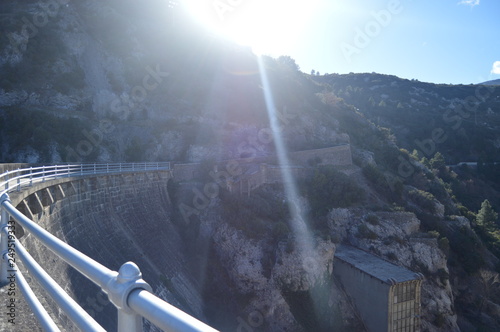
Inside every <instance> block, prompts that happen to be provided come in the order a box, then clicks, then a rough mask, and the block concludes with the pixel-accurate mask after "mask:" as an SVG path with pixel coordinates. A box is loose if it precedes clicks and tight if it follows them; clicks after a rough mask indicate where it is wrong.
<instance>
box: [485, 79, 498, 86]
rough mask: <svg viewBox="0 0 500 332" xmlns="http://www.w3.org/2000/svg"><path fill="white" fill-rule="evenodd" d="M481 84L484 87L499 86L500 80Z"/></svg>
mask: <svg viewBox="0 0 500 332" xmlns="http://www.w3.org/2000/svg"><path fill="white" fill-rule="evenodd" d="M481 84H484V85H500V79H498V80H492V81H486V82H483V83H481Z"/></svg>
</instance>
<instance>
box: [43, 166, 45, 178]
mask: <svg viewBox="0 0 500 332" xmlns="http://www.w3.org/2000/svg"><path fill="white" fill-rule="evenodd" d="M42 182H45V166H42Z"/></svg>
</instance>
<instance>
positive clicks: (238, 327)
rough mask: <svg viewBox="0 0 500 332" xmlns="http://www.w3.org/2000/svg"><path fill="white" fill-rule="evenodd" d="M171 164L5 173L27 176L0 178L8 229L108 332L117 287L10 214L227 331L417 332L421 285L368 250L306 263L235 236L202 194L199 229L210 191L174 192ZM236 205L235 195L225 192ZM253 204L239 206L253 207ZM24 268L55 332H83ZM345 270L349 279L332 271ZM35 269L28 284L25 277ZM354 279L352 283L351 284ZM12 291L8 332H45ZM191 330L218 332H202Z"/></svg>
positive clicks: (311, 253) (2, 293)
mask: <svg viewBox="0 0 500 332" xmlns="http://www.w3.org/2000/svg"><path fill="white" fill-rule="evenodd" d="M152 164H155V163H152ZM164 164H165V165H166V166H165V167H159V166H158V164H157V166H156V169H155V166H154V165H153V166H151V165H147V164H146V163H143V165H140V164H129V165H127V166H125V167H129V168H128V169H126V170H124V171H122V164H101V165H98V166H96V164H93V165H92V164H89V165H67V166H64V165H62V166H51V167H52V168H50V169H51V172H55V174H53V176H48V177H45V172H47V171H46V169H45V168H41V167H35V169H37V174H43V177H37V178H35V177H33V176H32V172H33V170H32V168H33V167H30V168H24V169H22V170H17V171H10V172H7V173H5V171H6V170H11V169H16V168H17V167H18V166H19V165H2V167H4V169H3V170H2V169H0V171H4V173H3V174H2V176H3V178H4V180H5V179H7V180H6V181H4V182H1V186H2V187H3V186H5V191H3V192H6V191H8V192H9V196H10V198H9V196H7V199H8V202H9V203H8V204H7V205H6V204H5V201H6V198H5V194H2V203H1V204H2V209H3V210H2V224H3V225H5V223H6V221H7V219H9V218H8V217H9V215H10V220H9V224H10V222H13V221H14V220H16V221H17V224H15V228H16V233H15V235H16V237H17V238H18V239H20V242H19V246H20V248H21V256H23V254H22V250H24V249H22V247H24V248H25V249H26V250H27V251H28V252H29V255H31V256H32V257H33V258H34V260H36V261H37V262H38V263H39V264H40V265H41V266H42V268H43V269H44V270H45V271H46V272H47V273H48V275H50V277H52V278H53V279H55V281H56V282H57V283H58V284H59V285H60V286H61V287H62V289H63V291H64V292H66V293H67V294H69V296H71V298H73V299H74V300H75V301H76V303H77V304H78V305H80V306H81V307H82V308H83V309H84V310H85V311H86V314H88V315H90V317H91V318H90V317H89V318H90V319H91V320H92V318H93V319H94V320H95V322H96V324H99V325H100V326H101V327H102V328H103V329H104V330H106V331H116V330H117V328H118V330H120V331H122V330H123V331H124V329H123V328H122V327H123V326H124V325H123V317H122V316H121V315H122V311H123V307H120V305H117V303H116V301H115V300H116V297H114V295H113V293H110V288H109V287H108V284H106V286H102V283H97V282H96V280H93V279H92V278H90V277H89V275H88V274H85V273H84V272H82V270H81V269H80V268H77V267H76V266H75V265H74V264H71V265H69V264H67V263H66V262H65V261H68V260H66V259H65V258H63V259H61V258H62V256H61V255H60V254H55V253H54V252H53V249H49V248H48V245H47V243H46V242H44V241H40V237H39V236H38V235H36V232H35V233H34V232H33V228H31V226H29V224H25V223H24V222H23V220H22V219H19V216H17V215H16V214H15V212H13V211H11V210H9V209H8V206H9V205H10V206H11V207H12V209H14V207H15V208H16V209H17V210H18V214H19V215H20V214H22V215H24V216H25V217H24V216H23V217H24V218H28V219H29V220H31V221H32V222H34V224H36V225H38V226H36V227H41V228H42V229H44V230H45V231H47V232H48V233H50V234H52V235H53V236H55V237H56V238H58V239H59V240H61V241H62V242H64V243H65V244H68V245H70V246H72V247H73V248H75V249H76V250H77V251H79V252H81V253H83V254H84V255H86V256H88V257H89V258H91V259H92V260H95V261H96V262H97V263H100V264H102V266H104V267H106V268H108V269H111V271H120V272H119V273H117V274H118V277H119V275H121V273H122V268H123V267H124V266H125V265H127V264H128V263H127V264H124V263H125V262H134V263H136V264H137V265H138V266H139V268H140V270H141V272H142V278H143V279H144V280H145V281H146V282H147V284H149V286H150V290H151V291H152V292H153V293H154V295H156V296H157V298H159V299H163V300H165V301H167V302H168V303H165V302H163V303H164V304H162V305H169V304H171V305H173V306H175V307H176V308H179V309H180V310H182V311H183V312H185V313H186V314H187V315H190V316H192V317H195V318H196V319H199V320H200V321H202V322H205V323H207V324H209V325H212V326H214V327H216V328H218V329H220V330H221V331H268V330H269V331H290V330H293V331H295V330H296V331H307V330H315V331H330V330H332V329H333V330H345V331H350V330H359V331H362V330H367V331H393V330H394V331H396V330H398V331H399V330H400V329H401V328H403V329H407V330H408V331H419V326H420V320H419V319H417V318H416V317H419V316H420V284H421V275H418V274H415V273H413V272H411V271H409V270H406V269H405V268H402V267H398V266H395V265H393V264H391V263H389V262H387V261H383V260H380V259H379V258H376V257H374V256H372V255H370V254H368V253H366V252H363V251H360V250H359V249H351V251H349V252H350V254H349V255H345V254H342V253H343V252H344V253H345V249H344V250H343V251H342V250H340V249H341V247H339V248H337V249H339V250H340V251H339V254H337V253H336V247H337V245H335V244H334V243H332V242H331V240H330V239H328V238H324V237H322V236H317V237H315V238H314V240H313V242H312V247H311V248H310V249H309V250H308V251H306V252H304V251H302V250H301V249H300V248H299V247H298V246H297V243H298V242H295V240H294V238H293V236H292V237H291V236H288V237H286V238H280V239H281V240H276V238H274V235H273V234H272V233H274V230H273V229H271V230H273V231H272V232H267V233H271V234H267V235H261V236H259V237H256V238H252V236H251V235H248V234H247V235H244V234H243V233H242V232H241V230H238V229H237V228H235V227H233V226H231V225H230V222H231V221H230V220H231V219H234V217H233V216H232V215H225V217H224V215H222V214H220V213H219V212H218V210H217V203H216V201H217V200H216V199H215V198H216V197H215V196H212V197H211V198H212V199H213V200H211V201H210V202H211V203H210V204H211V205H212V206H211V207H210V208H208V205H207V208H205V209H201V208H200V207H199V206H198V207H196V206H197V205H196V200H197V199H198V198H199V194H195V195H194V198H193V202H194V205H195V207H196V208H197V209H198V210H197V212H196V214H195V217H196V218H194V220H193V218H191V219H186V218H182V217H181V214H182V213H179V211H180V210H181V209H180V208H179V206H178V205H179V202H181V201H183V200H184V201H185V200H186V199H187V200H189V199H191V198H192V197H193V196H192V194H193V193H201V190H202V188H205V189H206V188H207V185H206V184H205V186H203V185H204V183H203V182H197V181H187V182H179V181H177V180H176V181H174V179H175V168H174V170H172V169H171V168H170V163H164ZM110 165H112V166H110ZM118 165H119V166H118ZM20 166H21V167H26V165H20ZM110 167H111V168H113V169H110ZM148 167H150V169H148ZM70 168H74V169H76V170H77V172H72V171H70ZM84 168H86V169H87V170H86V171H84ZM40 169H42V170H41V171H40ZM58 172H59V173H58ZM23 173H24V174H23ZM6 174H7V175H6ZM9 174H11V175H9ZM21 179H23V180H21ZM23 181H24V182H23ZM2 189H3V188H2ZM272 190H274V189H272ZM261 194H262V193H261ZM272 194H273V195H275V194H276V192H275V191H274V192H272ZM226 195H234V193H232V192H231V191H227V194H226ZM197 196H198V198H197ZM245 196H246V195H243V196H240V197H241V199H243V200H246V199H247V198H244V197H245ZM180 198H181V199H180ZM248 199H250V198H248ZM254 199H255V198H254ZM226 203H227V202H226ZM259 208H260V205H259ZM6 209H7V210H6ZM19 212H20V213H19ZM6 213H7V214H6ZM224 219H227V220H224ZM31 221H30V222H31ZM22 226H23V227H27V228H28V229H29V231H25V230H24V229H23V227H22ZM4 228H5V227H4V226H2V232H5V229H4ZM250 234H251V233H250ZM52 235H51V236H52ZM2 236H4V234H3V233H2ZM59 240H57V241H59ZM42 242H43V243H42ZM2 243H3V244H5V237H2ZM21 244H22V245H21ZM3 248H4V247H3V245H2V250H3V251H2V252H4V249H3ZM4 253H5V252H4ZM4 257H5V256H4ZM334 257H335V260H336V263H335V265H334ZM4 261H5V259H4ZM17 264H18V268H19V269H20V270H21V271H22V276H23V277H24V278H25V279H27V282H28V284H29V286H30V287H31V289H33V291H34V293H35V294H36V296H37V297H38V299H39V301H40V305H41V306H43V308H45V309H46V311H47V313H48V315H50V317H51V319H52V320H53V321H54V323H55V324H56V325H57V326H58V327H60V328H61V330H64V331H80V329H81V326H78V324H77V323H76V322H75V319H74V318H72V317H69V316H70V315H69V314H68V313H67V312H65V311H64V309H62V306H60V305H59V302H57V301H55V300H53V299H52V298H51V297H50V296H48V292H46V291H45V289H44V286H42V285H41V283H40V284H39V280H40V279H39V278H40V277H38V276H37V275H36V273H34V272H32V270H30V269H29V262H28V263H27V262H25V258H24V257H23V259H20V260H18V262H17ZM23 265H24V267H23ZM337 265H338V267H339V268H334V267H335V266H337ZM378 266H385V268H384V271H390V273H385V272H384V273H379V272H377V271H378V270H377V268H378ZM26 268H27V269H28V270H29V272H25V271H26ZM335 270H337V272H335ZM332 272H333V274H332ZM32 273H33V275H32ZM82 273H83V274H85V275H86V277H85V276H84V275H82ZM112 273H116V272H112ZM333 275H337V276H336V277H334V276H333ZM345 275H349V277H348V278H347V279H345V278H344V277H345ZM353 276H354V277H353ZM401 276H403V277H401ZM89 278H90V279H91V280H89ZM355 278H358V279H359V283H363V284H366V285H367V287H368V288H367V289H371V288H372V287H374V285H376V286H379V288H380V287H381V286H380V285H379V284H383V285H384V287H382V288H381V290H380V292H379V294H378V295H377V296H375V295H374V294H372V293H373V292H371V291H367V293H370V294H371V296H370V297H366V294H358V296H357V295H356V294H357V293H356V289H357V288H358V286H357V284H356V282H355V283H354V284H352V285H351V284H350V282H348V281H350V280H354V279H355ZM344 279H345V280H344ZM2 280H3V279H2ZM141 280H142V279H141ZM356 280H357V279H356ZM95 283H97V284H98V285H101V286H98V285H96V284H95ZM342 284H343V285H342ZM10 285H12V283H11V284H10ZM149 286H148V287H149ZM9 287H12V286H9ZM9 287H8V286H3V287H1V288H0V301H2V303H4V304H8V303H12V302H15V310H14V311H15V315H14V316H15V323H14V319H9V318H8V317H7V315H6V314H7V312H4V313H3V315H2V316H3V317H2V320H0V330H2V331H3V330H9V331H39V330H42V326H41V325H40V321H39V318H38V317H35V316H37V314H36V313H35V315H34V314H33V311H32V309H31V308H30V306H29V305H28V303H27V301H26V298H25V297H24V296H23V295H22V294H21V292H19V291H18V290H16V291H15V294H13V293H11V292H10V288H9ZM14 287H15V286H14ZM19 288H22V287H19ZM139 289H140V288H139ZM136 290H137V289H136ZM138 291H139V290H138ZM148 291H149V290H148V289H147V288H143V289H140V292H148ZM111 292H112V291H111ZM346 292H347V293H346ZM132 293H133V292H131V293H128V294H126V295H125V301H126V302H127V301H132V300H131V299H132V295H131V294H132ZM348 293H350V295H349V294H348ZM368 298H370V300H368ZM373 298H378V299H379V300H380V302H381V303H383V304H384V305H381V306H379V307H380V308H378V309H377V310H375V311H374V310H372V306H371V304H370V303H371V302H373ZM367 301H368V302H367ZM400 302H401V304H400ZM366 303H368V304H367V305H365V304H366ZM393 303H395V304H394V305H393ZM2 306H3V307H4V308H6V307H7V306H6V305H2ZM367 308H368V309H367ZM117 309H118V310H117ZM132 309H134V308H132ZM134 310H137V309H134ZM176 310H177V309H176ZM11 311H12V310H11ZM117 312H118V314H117ZM136 314H137V315H139V316H142V317H144V318H145V319H144V323H142V319H141V320H136V323H137V325H136V328H134V329H130V330H131V331H132V330H133V331H138V330H142V329H141V326H139V324H140V325H143V326H142V327H143V328H144V331H159V330H160V329H159V328H158V323H157V321H156V322H155V320H154V318H151V320H152V322H150V321H148V320H147V319H146V318H147V317H149V316H147V315H146V314H144V313H141V312H140V311H139V312H137V311H136V312H135V313H134V315H136ZM183 314H184V313H183ZM11 317H12V316H11ZM162 317H163V318H162V319H164V320H169V319H170V316H169V318H165V315H163V316H162ZM172 317H175V316H172ZM37 318H38V319H37ZM190 319H191V317H190ZM362 321H363V322H362ZM372 321H373V322H372ZM42 325H43V324H42ZM120 326H121V327H120ZM160 326H166V325H160ZM168 326H169V325H168ZM165 328H166V327H163V329H165ZM49 330H51V329H49ZM89 330H92V331H94V329H89ZM101 330H102V329H101ZM166 330H168V331H170V328H168V329H166ZM173 330H175V331H185V330H186V329H185V328H184V329H173ZM190 330H196V331H208V330H212V329H211V328H210V327H209V326H206V325H204V327H202V328H200V329H190ZM127 331H128V330H127Z"/></svg>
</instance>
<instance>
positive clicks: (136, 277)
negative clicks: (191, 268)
mask: <svg viewBox="0 0 500 332" xmlns="http://www.w3.org/2000/svg"><path fill="white" fill-rule="evenodd" d="M153 170H155V171H156V170H170V163H115V164H77V165H71V164H68V165H54V166H41V167H30V168H24V169H19V170H13V171H8V172H5V173H3V174H1V175H0V181H1V180H2V179H3V180H4V181H3V182H0V188H2V187H5V189H4V190H3V191H2V192H0V195H1V197H0V208H1V220H0V221H1V224H0V229H1V233H0V250H1V256H2V259H1V262H0V264H1V265H0V278H1V279H2V280H0V281H1V282H4V281H6V280H5V279H6V278H7V274H6V273H7V270H8V266H9V264H10V262H11V259H10V258H9V253H10V252H11V251H9V250H10V248H9V247H11V245H10V243H14V244H15V246H14V247H15V248H17V250H18V254H19V257H20V258H21V260H22V261H23V262H24V263H25V266H26V267H27V269H28V271H29V272H30V273H31V274H32V275H33V277H34V278H35V279H37V280H38V281H39V283H40V284H41V285H42V287H43V288H44V289H45V290H46V291H47V292H48V293H49V295H51V296H52V297H53V298H54V300H55V301H56V302H57V303H58V305H59V306H60V307H61V308H62V309H63V310H64V311H65V312H66V314H67V315H68V317H69V318H70V319H71V320H72V321H73V322H74V323H75V325H77V326H78V327H79V328H80V329H81V330H83V331H103V329H102V327H101V326H100V325H99V324H98V323H97V322H95V321H94V320H93V319H92V318H91V317H90V315H88V313H86V312H85V311H84V310H83V308H81V307H80V306H79V305H78V304H77V303H76V302H74V301H73V300H72V299H71V298H70V297H69V295H68V294H66V293H65V292H64V291H63V290H62V288H61V287H60V286H59V285H57V284H56V282H55V281H54V280H53V279H52V278H51V277H50V276H49V275H48V274H47V273H46V272H45V271H44V270H43V269H42V268H41V267H40V266H39V265H38V263H37V262H36V261H35V260H34V259H33V258H32V257H31V255H30V254H29V253H28V252H27V251H26V250H25V249H24V247H23V246H22V245H21V243H19V241H18V240H17V239H16V238H15V235H14V234H10V233H11V232H10V231H9V229H10V227H12V226H11V225H10V224H11V223H12V222H11V221H9V219H10V217H12V218H13V219H14V220H15V221H16V222H17V223H18V224H19V225H21V226H22V227H23V228H24V230H25V232H30V233H31V234H32V235H33V236H34V237H35V238H37V239H38V240H39V241H40V242H41V243H42V244H43V245H44V246H46V247H47V248H48V249H50V250H51V251H52V252H53V253H55V254H56V255H57V256H59V257H60V258H61V259H62V260H64V261H65V262H66V263H68V264H69V265H71V266H72V267H73V268H75V269H76V270H77V271H79V272H80V273H81V274H83V275H84V276H85V277H87V278H88V279H89V280H91V281H92V282H94V283H95V284H96V285H98V286H99V287H100V288H101V290H102V291H103V292H105V293H106V294H108V298H109V299H110V301H111V303H113V305H115V307H116V308H117V309H118V330H119V331H125V332H128V331H134V332H136V331H140V330H142V323H141V322H142V317H144V318H146V319H148V320H149V321H151V322H152V323H153V324H156V325H157V326H158V327H159V328H161V329H164V330H166V331H216V330H215V329H213V328H212V327H210V326H208V325H206V324H205V323H203V322H201V321H199V320H197V319H196V318H194V317H192V316H190V315H188V314H186V313H184V312H182V311H181V310H179V309H177V308H175V307H173V306H171V305H170V304H168V303H167V302H165V301H163V300H162V299H160V298H158V297H157V296H155V295H154V294H153V293H151V287H150V286H149V284H148V283H146V282H145V281H144V280H143V279H142V274H141V272H140V270H139V268H138V267H137V265H135V264H134V263H132V262H127V263H125V264H123V265H122V266H121V267H120V269H119V271H118V272H116V271H112V270H110V269H108V268H107V267H105V266H103V265H101V264H100V263H98V262H96V261H95V260H93V259H92V258H90V257H88V256H86V255H84V254H83V253H81V252H80V251H78V250H76V249H75V248H73V247H71V246H70V245H68V244H67V243H65V242H64V241H62V240H60V239H58V238H57V237H56V236H54V235H52V234H51V233H49V232H47V231H46V230H44V229H43V228H42V227H40V226H39V225H38V224H36V223H35V222H33V221H32V220H30V219H29V218H28V217H26V216H25V215H23V214H22V213H21V212H20V211H18V210H17V209H16V208H15V207H14V206H13V205H12V204H11V202H10V199H9V195H8V192H11V191H18V190H20V188H22V187H25V186H32V185H33V184H34V183H37V182H44V181H46V180H50V179H58V178H62V177H81V176H89V175H91V176H98V175H102V174H112V173H126V172H145V171H153ZM14 173H15V175H16V176H14V177H10V176H9V175H12V174H14ZM11 183H14V184H15V186H11ZM8 243H9V246H8ZM16 276H19V278H18V279H16V280H18V281H19V282H20V283H21V286H20V287H22V291H23V294H24V295H25V297H26V299H27V300H28V302H29V303H30V306H31V307H32V310H33V311H34V312H35V314H36V316H37V318H39V320H40V322H41V323H42V326H43V327H44V328H45V329H46V330H50V331H52V330H54V329H55V328H54V326H55V325H54V323H53V321H48V320H47V316H48V315H47V313H46V311H45V309H44V308H43V307H41V304H40V302H39V301H38V300H37V298H36V296H35V295H34V294H33V292H32V291H31V289H30V287H29V285H28V284H27V283H26V281H25V280H24V277H23V276H22V273H21V272H20V271H19V270H17V272H16ZM49 319H50V317H49Z"/></svg>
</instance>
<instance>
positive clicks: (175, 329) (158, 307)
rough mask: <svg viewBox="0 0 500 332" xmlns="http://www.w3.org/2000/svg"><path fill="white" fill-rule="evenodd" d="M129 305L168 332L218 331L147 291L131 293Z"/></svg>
mask: <svg viewBox="0 0 500 332" xmlns="http://www.w3.org/2000/svg"><path fill="white" fill-rule="evenodd" d="M128 304H129V306H130V308H132V309H133V310H134V311H135V312H137V313H138V314H140V315H142V316H143V317H145V318H147V319H148V320H149V321H150V322H151V323H153V324H155V325H156V326H158V327H159V328H161V329H165V330H167V331H171V332H185V331H206V332H215V331H217V330H215V329H213V328H212V327H210V326H208V325H206V324H205V323H203V322H201V321H199V320H197V319H195V318H193V317H192V316H190V315H188V314H186V313H185V312H184V311H182V310H180V309H177V308H176V307H174V306H173V305H171V304H168V303H167V302H165V301H163V300H161V299H160V298H158V297H156V296H155V295H154V294H151V293H150V292H148V291H145V290H141V289H136V290H134V291H133V292H131V293H130V295H129V297H128Z"/></svg>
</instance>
